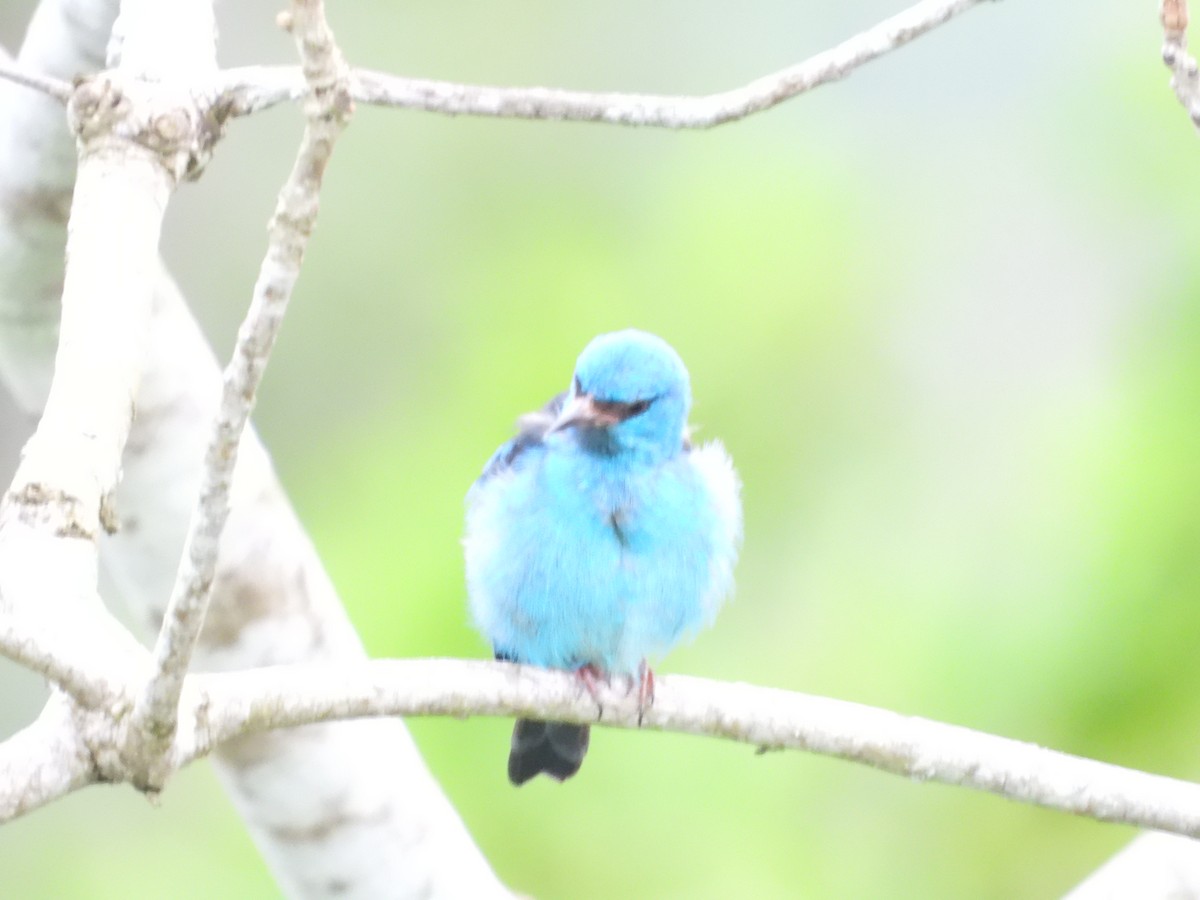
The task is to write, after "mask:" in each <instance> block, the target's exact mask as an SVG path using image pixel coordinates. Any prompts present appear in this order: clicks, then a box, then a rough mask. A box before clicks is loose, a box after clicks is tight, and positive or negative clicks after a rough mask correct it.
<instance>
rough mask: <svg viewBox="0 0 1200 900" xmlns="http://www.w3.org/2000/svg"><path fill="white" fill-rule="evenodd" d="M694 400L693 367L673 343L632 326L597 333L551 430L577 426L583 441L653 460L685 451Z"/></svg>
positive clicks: (586, 444) (593, 447)
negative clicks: (690, 373)
mask: <svg viewBox="0 0 1200 900" xmlns="http://www.w3.org/2000/svg"><path fill="white" fill-rule="evenodd" d="M691 403H692V395H691V387H690V384H689V381H688V373H687V369H686V368H685V367H684V365H683V360H682V359H680V358H679V354H678V353H676V352H675V351H674V350H673V349H672V348H671V345H670V344H668V343H667V342H666V341H664V340H663V339H662V338H659V337H655V336H654V335H652V334H647V333H646V332H644V331H637V330H635V329H632V328H630V329H627V330H625V331H615V332H613V333H611V334H602V335H600V336H599V337H597V338H594V339H593V340H592V342H591V343H590V344H588V345H587V347H585V348H584V350H583V353H581V354H580V355H579V360H578V361H577V362H576V363H575V379H574V381H573V382H572V384H571V390H570V391H569V392H568V393H567V399H566V402H565V403H564V404H563V408H562V411H561V412H560V413H559V415H558V418H557V419H556V420H555V422H554V424H553V425H552V426H551V428H550V432H551V433H554V432H559V431H563V430H566V429H574V430H575V432H576V434H577V435H578V439H579V442H580V444H581V445H582V446H584V447H586V448H588V449H590V450H595V451H597V452H603V453H622V452H630V453H634V454H636V455H637V456H641V457H645V458H648V459H651V460H658V459H665V458H668V457H670V456H673V455H674V454H675V453H677V452H679V448H680V447H681V446H682V445H683V437H684V426H685V424H686V422H687V415H688V409H689V407H690V406H691Z"/></svg>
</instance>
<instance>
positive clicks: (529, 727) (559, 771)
mask: <svg viewBox="0 0 1200 900" xmlns="http://www.w3.org/2000/svg"><path fill="white" fill-rule="evenodd" d="M590 731H591V729H590V728H589V727H588V726H587V725H570V724H568V723H566V722H540V721H537V720H536V719H517V724H516V725H515V726H513V736H512V750H511V751H510V752H509V754H508V780H509V781H511V782H512V783H513V784H516V785H521V784H524V783H525V782H527V781H528V780H529V779H530V778H532V777H533V776H534V775H537V774H538V773H539V772H545V773H546V774H547V775H549V776H550V777H551V778H553V779H555V780H557V781H566V780H567V779H568V778H570V777H571V776H572V775H574V774H575V773H576V772H578V771H579V767H580V766H581V765H583V757H584V756H585V755H586V754H587V748H588V737H589V733H590Z"/></svg>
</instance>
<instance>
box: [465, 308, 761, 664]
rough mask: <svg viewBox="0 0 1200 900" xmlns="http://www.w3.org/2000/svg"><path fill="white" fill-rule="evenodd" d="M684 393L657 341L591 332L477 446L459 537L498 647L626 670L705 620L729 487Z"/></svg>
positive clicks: (733, 544) (715, 446)
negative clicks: (689, 425)
mask: <svg viewBox="0 0 1200 900" xmlns="http://www.w3.org/2000/svg"><path fill="white" fill-rule="evenodd" d="M690 405H691V391H690V386H689V380H688V374H687V370H686V369H685V368H684V365H683V362H682V360H681V359H680V358H679V356H678V354H676V353H675V351H674V350H673V349H671V347H670V346H669V345H668V344H667V343H666V342H664V341H663V340H661V339H660V338H657V337H655V336H653V335H650V334H646V333H645V332H640V331H634V330H628V331H622V332H616V333H613V334H606V335H601V336H600V337H597V338H596V339H595V340H593V341H592V342H591V343H590V344H589V345H588V346H587V347H586V348H585V349H584V351H583V353H582V354H581V355H580V357H579V360H578V362H577V364H576V368H575V377H574V379H573V381H572V384H571V387H570V389H569V390H568V391H567V392H566V393H565V394H564V395H561V396H559V397H556V398H555V399H554V400H552V401H551V402H550V403H549V404H547V405H546V407H544V408H543V409H542V410H540V411H539V412H537V413H531V414H530V415H528V416H525V417H523V418H522V419H521V421H520V431H519V433H518V435H517V436H516V437H515V438H513V439H512V440H510V441H509V442H508V443H506V444H504V445H503V446H501V447H500V449H499V450H497V451H496V453H495V454H494V455H493V456H492V458H491V460H489V462H488V464H487V466H486V467H485V469H484V472H483V474H482V475H481V476H480V478H479V480H478V481H476V482H475V484H474V485H473V486H472V488H471V490H470V492H469V494H468V504H467V505H468V512H467V531H466V538H465V541H464V543H465V549H466V564H467V586H468V591H469V594H470V605H471V613H472V617H473V619H474V622H475V624H476V626H477V627H478V628H479V630H480V631H481V632H482V633H483V634H484V636H485V637H486V638H487V639H488V640H489V641H490V642H491V644H492V647H493V650H494V651H495V653H496V654H497V655H498V656H502V657H504V658H507V659H511V660H515V661H518V662H522V663H527V664H531V665H537V666H545V667H550V668H558V669H578V668H580V667H583V666H592V667H593V668H595V669H599V670H601V671H604V672H607V673H612V674H625V675H632V674H633V673H634V672H636V671H637V670H638V667H639V665H640V664H641V663H642V662H643V661H644V660H646V659H647V658H654V657H657V656H659V655H661V654H662V653H665V652H666V651H667V650H669V649H670V648H671V647H672V646H674V645H675V644H676V643H678V642H679V641H680V640H682V639H683V638H685V637H688V636H690V635H691V634H693V633H695V631H696V630H698V629H699V628H700V627H702V626H704V625H706V624H708V623H709V622H710V621H711V619H712V617H713V616H714V615H715V613H716V610H717V607H718V606H719V604H720V602H721V600H722V599H723V598H724V597H725V596H726V595H727V594H728V593H729V591H730V590H731V588H732V584H733V565H734V562H735V560H736V557H737V549H738V544H739V542H740V539H741V506H740V503H739V500H738V489H739V485H738V480H737V476H736V474H735V473H734V470H733V466H732V464H731V462H730V460H729V457H728V455H727V454H726V453H725V450H724V448H723V447H721V445H720V444H719V443H717V442H712V443H709V444H706V445H704V446H700V447H692V446H691V445H690V443H689V441H688V439H687V433H686V421H687V414H688V410H689V408H690Z"/></svg>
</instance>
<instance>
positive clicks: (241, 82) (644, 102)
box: [220, 0, 987, 128]
mask: <svg viewBox="0 0 1200 900" xmlns="http://www.w3.org/2000/svg"><path fill="white" fill-rule="evenodd" d="M983 2H987V0H922V2H920V3H917V4H914V5H913V6H911V7H910V8H908V9H907V10H905V11H903V12H901V13H899V14H897V15H895V16H892V17H891V18H890V19H885V20H884V21H882V22H880V23H879V24H877V25H875V26H874V27H872V28H869V29H867V30H866V31H863V32H861V33H860V34H857V35H855V36H854V37H852V38H850V39H848V40H846V41H843V42H842V43H841V44H838V45H837V46H835V47H832V48H830V49H829V50H825V51H823V52H821V53H818V54H816V55H815V56H813V57H810V58H809V59H807V60H805V61H804V62H801V63H798V64H796V65H793V66H788V67H787V68H785V69H781V70H779V71H778V72H773V73H772V74H770V75H766V76H764V77H762V78H758V79H755V80H754V81H751V82H750V83H749V84H745V85H743V86H741V87H737V88H733V89H732V90H727V91H721V92H719V93H715V94H707V95H704V96H671V95H662V94H623V93H593V92H587V91H572V90H561V89H557V88H545V87H493V86H487V85H471V84H458V83H455V82H449V81H432V80H429V79H422V78H401V77H398V76H394V75H386V74H383V73H380V72H370V71H366V70H362V69H359V70H355V71H353V72H351V76H350V93H351V96H352V97H353V98H354V99H355V100H356V101H359V102H362V103H370V104H373V105H377V106H393V107H398V108H401V109H418V110H424V111H426V112H436V113H443V114H445V115H451V116H458V115H472V116H492V117H498V118H513V119H555V120H565V121H581V122H607V123H610V124H617V125H642V126H656V127H660V128H711V127H713V126H714V125H721V124H723V123H725V122H731V121H735V120H737V119H743V118H745V117H746V116H749V115H752V114H754V113H757V112H761V111H763V110H766V109H770V108H771V107H773V106H776V105H778V104H780V103H782V102H783V101H785V100H789V99H791V98H792V97H796V96H799V95H800V94H803V93H805V92H807V91H810V90H812V89H813V88H816V87H820V86H821V85H823V84H827V83H829V82H831V81H836V80H838V79H840V78H844V77H845V76H846V75H848V74H849V73H850V72H852V71H853V70H854V69H857V68H858V67H859V66H862V65H864V64H865V63H868V62H871V61H872V60H874V59H877V58H878V57H880V56H883V55H884V54H885V53H888V52H889V51H891V50H895V49H897V48H898V47H902V46H904V45H905V44H907V43H908V42H909V41H911V40H913V39H914V38H917V37H920V36H921V35H923V34H925V33H926V32H929V31H931V30H933V29H934V28H936V27H938V26H939V25H942V24H944V23H946V22H948V21H949V20H950V19H952V18H954V17H955V16H957V15H958V14H959V13H963V12H966V11H967V10H968V9H970V8H971V7H973V6H977V5H979V4H980V3H983ZM221 79H222V81H223V82H224V86H223V88H222V90H221V91H220V94H221V96H222V97H223V101H222V102H223V104H224V105H226V106H227V107H228V109H229V111H230V112H232V113H234V114H238V115H244V114H247V113H250V112H254V111H256V110H259V109H263V108H265V107H268V106H271V105H274V104H276V103H280V102H282V101H284V100H288V99H296V98H298V97H300V96H302V95H303V93H304V90H305V87H304V82H303V80H302V79H301V77H300V75H299V73H298V72H296V71H295V70H290V71H289V70H287V69H277V68H276V69H271V68H265V67H254V68H246V69H232V70H229V71H227V72H225V73H223V74H222V76H221Z"/></svg>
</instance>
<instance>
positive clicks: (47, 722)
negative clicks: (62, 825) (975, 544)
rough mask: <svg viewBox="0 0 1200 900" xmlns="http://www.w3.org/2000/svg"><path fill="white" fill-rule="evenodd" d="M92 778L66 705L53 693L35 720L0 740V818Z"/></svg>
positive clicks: (4, 819) (5, 818)
mask: <svg viewBox="0 0 1200 900" xmlns="http://www.w3.org/2000/svg"><path fill="white" fill-rule="evenodd" d="M96 780H97V772H96V767H95V766H94V765H93V760H92V757H91V754H90V752H89V750H88V748H87V747H86V745H85V744H84V743H83V741H82V739H81V738H80V735H79V732H78V731H77V730H76V728H75V727H74V722H73V716H72V710H71V706H70V704H69V703H68V702H67V700H66V699H65V698H64V697H63V696H62V695H61V694H55V695H54V696H52V697H51V698H50V700H49V702H48V703H47V704H46V706H45V708H43V710H42V713H41V715H40V716H38V718H37V720H36V721H35V722H34V723H33V724H32V725H29V726H27V727H25V728H23V729H21V730H20V731H18V732H17V733H16V734H14V735H13V736H12V737H10V738H8V740H6V741H4V742H2V743H0V823H4V822H7V821H8V820H10V819H14V818H16V817H17V816H21V815H24V814H25V813H27V812H31V811H33V810H35V809H37V808H38V807H39V806H45V805H46V804H47V803H49V802H50V801H52V800H57V799H58V798H59V797H62V796H63V795H65V794H69V793H70V792H72V791H75V790H78V789H79V788H81V787H86V786H87V785H89V784H93V783H95V782H96Z"/></svg>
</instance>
